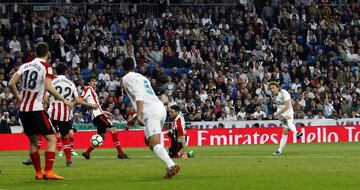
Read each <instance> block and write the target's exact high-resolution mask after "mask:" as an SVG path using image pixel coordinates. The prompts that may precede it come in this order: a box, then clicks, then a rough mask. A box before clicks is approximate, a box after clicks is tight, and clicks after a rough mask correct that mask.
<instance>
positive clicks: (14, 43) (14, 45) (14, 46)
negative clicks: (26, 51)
mask: <svg viewBox="0 0 360 190" xmlns="http://www.w3.org/2000/svg"><path fill="white" fill-rule="evenodd" d="M9 48H10V49H11V50H12V51H14V52H21V43H20V42H19V41H18V40H17V38H16V36H15V35H13V37H12V40H11V41H10V43H9Z"/></svg>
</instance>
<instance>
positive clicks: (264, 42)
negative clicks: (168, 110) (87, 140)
mask: <svg viewBox="0 0 360 190" xmlns="http://www.w3.org/2000/svg"><path fill="white" fill-rule="evenodd" d="M264 2H265V1H264ZM334 2H335V1H326V0H323V1H321V2H318V1H312V0H306V1H305V0H303V1H296V2H295V3H294V4H290V3H288V1H282V0H277V1H276V0H272V1H266V4H265V5H264V6H260V7H259V6H256V5H255V4H254V3H253V1H252V0H240V1H239V3H238V4H237V6H233V7H231V8H228V7H227V8H226V6H220V7H219V8H218V9H217V10H216V11H214V10H213V9H210V8H209V9H205V8H198V9H196V11H194V10H195V9H191V8H189V7H188V8H184V9H182V8H181V7H182V6H171V7H170V8H166V10H165V11H164V12H163V13H162V14H161V15H158V16H157V15H156V16H155V15H152V14H150V13H149V14H147V13H146V12H145V13H144V12H137V9H136V7H130V9H129V11H122V9H121V5H120V11H116V12H115V11H113V10H112V7H111V6H112V5H111V4H109V5H107V4H104V5H103V6H96V7H97V8H86V9H84V8H77V7H76V6H64V7H54V8H51V9H50V11H49V12H48V13H47V14H42V15H41V16H39V15H38V14H37V13H36V12H32V11H31V10H29V9H23V8H22V7H21V6H17V10H16V11H14V13H13V15H12V16H11V17H10V18H8V19H10V22H8V23H7V24H2V26H1V30H0V88H1V89H0V90H1V94H0V100H1V101H0V102H1V109H0V113H1V115H2V116H3V115H4V113H8V114H9V116H8V117H9V120H10V119H15V121H17V119H18V114H17V112H18V108H17V106H16V104H15V103H14V102H13V100H12V94H11V93H9V89H8V87H7V81H8V80H9V77H10V76H11V73H13V71H14V70H16V68H17V67H18V66H19V65H20V64H23V63H25V62H27V61H29V60H31V59H33V58H34V54H33V53H32V51H33V50H34V45H35V44H36V43H37V42H39V41H44V42H47V43H48V44H49V46H50V49H51V53H52V57H51V64H52V65H53V66H54V65H56V64H58V63H60V62H64V63H66V64H67V65H68V77H70V78H71V79H72V80H73V81H74V82H75V84H76V86H77V88H78V90H79V92H80V91H81V90H82V89H83V88H84V87H85V86H86V80H87V78H88V77H89V75H97V76H98V79H99V84H98V93H99V97H100V101H101V103H102V106H103V108H104V109H105V110H108V111H111V112H112V113H114V118H113V120H114V122H122V121H123V120H124V119H126V117H128V116H129V115H131V114H133V113H134V109H133V108H132V107H131V105H130V102H129V99H128V97H127V96H126V94H124V92H123V90H122V89H121V82H120V81H121V77H122V75H123V71H122V70H121V62H122V60H123V59H124V58H125V57H133V58H134V59H135V60H136V63H137V70H138V72H139V73H141V74H143V75H145V76H147V77H148V78H149V79H150V81H151V83H152V86H153V88H154V90H155V92H156V94H157V95H159V97H160V99H161V100H162V101H163V102H166V104H167V105H173V104H177V105H180V106H181V108H182V112H183V114H184V115H185V116H186V119H187V120H188V121H227V120H232V121H233V120H264V119H269V120H270V119H273V116H272V115H273V113H274V111H275V106H274V104H273V103H272V102H271V93H270V91H269V88H268V85H267V84H268V83H269V81H278V82H280V83H281V86H282V88H284V89H287V90H288V91H289V92H290V94H291V97H292V103H293V107H294V110H295V118H296V119H323V118H357V117H360V109H359V108H360V98H358V95H359V93H360V81H359V66H360V40H359V39H360V38H359V37H360V31H359V27H360V17H359V16H360V6H359V4H358V2H357V1H354V0H353V1H351V0H348V1H346V0H344V1H336V2H337V3H339V2H341V3H342V4H339V5H334V4H331V3H334ZM315 3H317V4H315ZM75 112H76V113H77V114H76V116H75V117H76V119H75V122H78V123H81V122H89V121H90V118H89V115H90V114H89V111H87V110H86V109H83V108H81V107H80V108H77V109H75Z"/></svg>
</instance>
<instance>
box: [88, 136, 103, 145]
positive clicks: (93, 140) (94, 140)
mask: <svg viewBox="0 0 360 190" xmlns="http://www.w3.org/2000/svg"><path fill="white" fill-rule="evenodd" d="M103 142H104V139H103V138H102V136H100V135H98V134H96V135H93V136H92V137H91V139H90V144H91V145H92V146H94V147H97V146H101V145H102V143H103Z"/></svg>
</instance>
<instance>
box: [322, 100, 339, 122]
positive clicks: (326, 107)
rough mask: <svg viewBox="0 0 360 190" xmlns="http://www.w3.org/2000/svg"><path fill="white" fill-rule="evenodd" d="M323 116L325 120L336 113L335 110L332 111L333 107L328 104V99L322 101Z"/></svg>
mask: <svg viewBox="0 0 360 190" xmlns="http://www.w3.org/2000/svg"><path fill="white" fill-rule="evenodd" d="M323 110H324V116H325V118H331V117H332V114H333V112H336V110H335V109H334V106H333V105H332V104H331V103H330V102H329V99H327V98H326V99H325V100H324V108H323Z"/></svg>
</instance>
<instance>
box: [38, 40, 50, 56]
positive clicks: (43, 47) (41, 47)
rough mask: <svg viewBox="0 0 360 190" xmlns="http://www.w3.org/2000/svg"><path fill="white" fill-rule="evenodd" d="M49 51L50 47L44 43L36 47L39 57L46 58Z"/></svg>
mask: <svg viewBox="0 0 360 190" xmlns="http://www.w3.org/2000/svg"><path fill="white" fill-rule="evenodd" d="M48 51H49V46H48V45H47V44H46V43H44V42H40V43H38V44H37V45H36V47H35V53H36V56H37V57H45V56H46V54H47V53H48Z"/></svg>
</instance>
